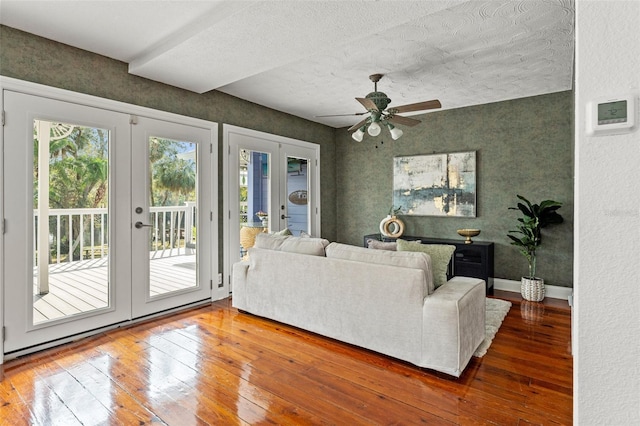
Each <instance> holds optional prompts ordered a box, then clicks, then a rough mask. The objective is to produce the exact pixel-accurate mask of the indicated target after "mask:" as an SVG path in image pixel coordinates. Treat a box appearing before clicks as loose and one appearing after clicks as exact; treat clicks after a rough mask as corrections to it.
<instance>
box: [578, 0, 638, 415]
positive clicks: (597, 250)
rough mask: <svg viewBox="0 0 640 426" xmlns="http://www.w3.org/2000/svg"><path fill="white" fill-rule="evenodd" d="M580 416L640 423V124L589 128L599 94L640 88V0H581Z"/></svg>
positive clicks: (579, 205) (579, 179)
mask: <svg viewBox="0 0 640 426" xmlns="http://www.w3.org/2000/svg"><path fill="white" fill-rule="evenodd" d="M576 18H577V21H576V22H577V23H576V25H577V27H576V135H575V136H576V137H575V143H576V147H575V151H576V198H575V206H576V216H575V221H576V222H575V271H574V272H575V276H574V283H575V284H574V291H575V310H574V314H575V317H574V320H575V325H576V328H575V341H574V362H575V363H574V423H575V424H577V425H578V424H579V425H607V424H609V425H631V424H640V367H639V366H640V275H638V274H639V273H640V270H639V269H640V132H638V131H636V132H635V133H632V134H624V135H618V136H601V137H588V136H586V135H585V128H584V125H585V105H586V103H587V102H588V101H589V100H590V99H593V98H595V97H600V96H608V95H616V94H621V93H628V92H630V91H633V92H635V93H636V95H638V94H639V93H640V1H638V0H634V1H594V0H578V1H576Z"/></svg>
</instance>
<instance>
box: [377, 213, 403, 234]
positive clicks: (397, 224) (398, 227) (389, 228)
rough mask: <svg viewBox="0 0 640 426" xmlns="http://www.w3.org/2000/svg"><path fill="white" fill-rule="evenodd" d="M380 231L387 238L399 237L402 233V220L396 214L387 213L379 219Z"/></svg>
mask: <svg viewBox="0 0 640 426" xmlns="http://www.w3.org/2000/svg"><path fill="white" fill-rule="evenodd" d="M380 233H381V234H382V235H383V236H385V237H388V238H399V237H400V236H402V234H403V233H404V222H403V221H401V220H400V219H398V218H397V217H396V216H391V215H387V217H385V218H384V219H382V221H380Z"/></svg>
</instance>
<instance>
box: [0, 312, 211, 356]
mask: <svg viewBox="0 0 640 426" xmlns="http://www.w3.org/2000/svg"><path fill="white" fill-rule="evenodd" d="M208 305H211V301H209V300H205V301H199V302H194V303H190V304H188V305H184V306H178V307H176V308H173V309H167V310H166V311H162V312H156V313H155V314H152V315H147V316H144V317H141V318H136V319H131V320H126V321H123V322H119V323H117V324H111V325H107V326H104V327H100V328H97V329H95V330H90V331H86V332H83V333H79V334H76V335H73V336H69V337H64V338H62V339H57V340H54V341H51V342H47V343H43V344H41V345H37V346H33V347H30V348H26V349H21V350H19V351H15V352H12V353H11V354H9V355H4V360H5V361H9V360H12V359H15V358H19V357H21V356H24V355H28V354H31V353H34V352H38V351H43V350H45V349H50V348H54V347H56V346H60V345H64V344H67V343H71V342H76V341H78V340H82V339H86V338H87V337H91V336H94V335H96V334H99V333H105V332H107V331H110V330H115V329H116V328H123V327H130V326H132V325H137V324H141V323H144V322H146V321H151V320H152V319H156V318H162V317H166V316H169V315H173V314H176V313H179V312H186V311H189V310H191V309H196V308H202V307H204V306H208Z"/></svg>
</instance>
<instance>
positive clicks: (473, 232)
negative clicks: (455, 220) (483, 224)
mask: <svg viewBox="0 0 640 426" xmlns="http://www.w3.org/2000/svg"><path fill="white" fill-rule="evenodd" d="M458 235H461V236H463V237H467V239H466V240H464V243H465V244H471V243H473V241H472V240H471V237H475V236H477V235H480V230H479V229H458Z"/></svg>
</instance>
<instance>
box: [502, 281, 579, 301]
mask: <svg viewBox="0 0 640 426" xmlns="http://www.w3.org/2000/svg"><path fill="white" fill-rule="evenodd" d="M493 288H494V289H495V290H503V291H512V292H514V293H520V281H514V280H505V279H503V278H494V279H493ZM544 288H545V295H546V297H550V298H552V299H562V300H566V301H567V303H568V300H569V296H571V294H573V288H571V287H559V286H555V285H549V284H546V283H545V285H544Z"/></svg>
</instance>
